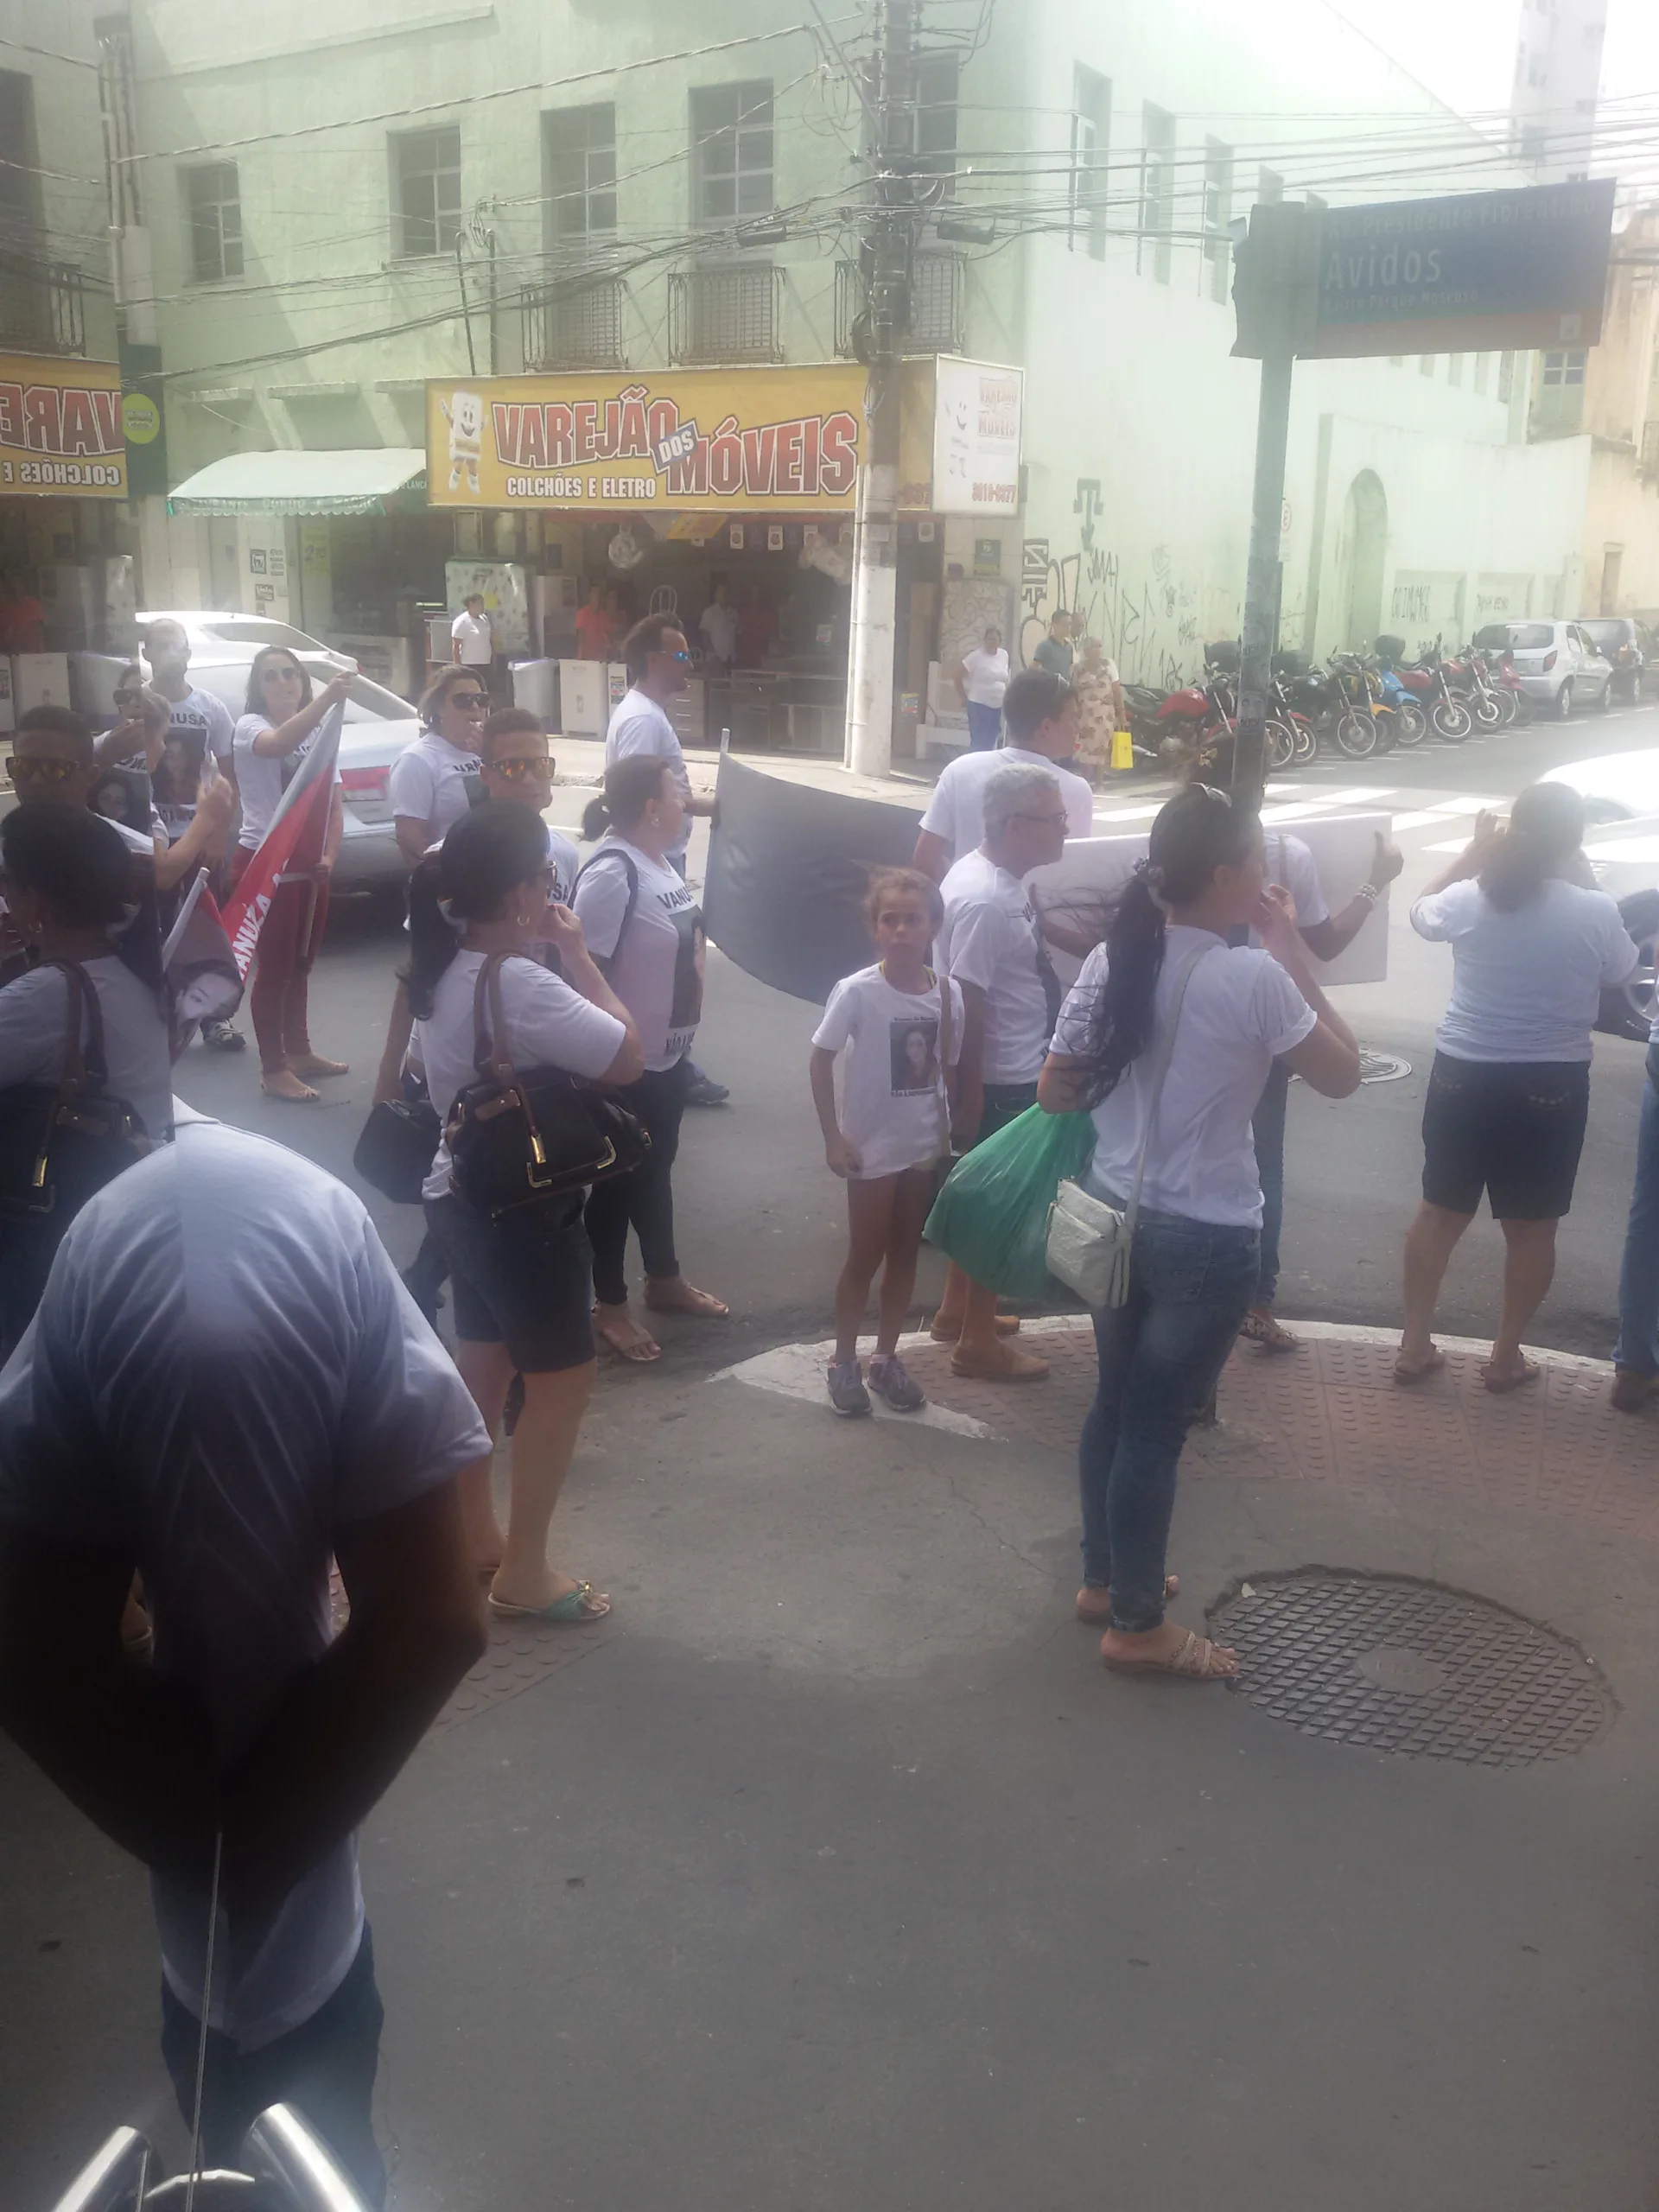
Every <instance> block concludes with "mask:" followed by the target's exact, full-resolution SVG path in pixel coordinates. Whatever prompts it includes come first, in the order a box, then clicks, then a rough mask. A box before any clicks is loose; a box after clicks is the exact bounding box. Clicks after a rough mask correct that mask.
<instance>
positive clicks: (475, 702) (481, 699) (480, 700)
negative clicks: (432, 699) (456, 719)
mask: <svg viewBox="0 0 1659 2212" xmlns="http://www.w3.org/2000/svg"><path fill="white" fill-rule="evenodd" d="M449 703H450V705H451V706H452V707H459V708H461V710H462V712H463V713H465V714H471V713H472V711H473V709H474V707H483V706H486V705H487V704H488V703H489V702H488V701H487V700H486V697H485V695H484V693H483V692H481V691H452V692H451V693H450V694H449Z"/></svg>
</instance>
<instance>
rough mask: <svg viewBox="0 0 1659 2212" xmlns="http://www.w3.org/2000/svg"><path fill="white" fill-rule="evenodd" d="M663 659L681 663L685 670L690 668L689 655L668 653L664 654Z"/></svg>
mask: <svg viewBox="0 0 1659 2212" xmlns="http://www.w3.org/2000/svg"><path fill="white" fill-rule="evenodd" d="M664 658H665V659H668V660H672V661H681V662H683V664H685V666H686V667H687V668H690V665H691V656H690V653H668V654H665V655H664Z"/></svg>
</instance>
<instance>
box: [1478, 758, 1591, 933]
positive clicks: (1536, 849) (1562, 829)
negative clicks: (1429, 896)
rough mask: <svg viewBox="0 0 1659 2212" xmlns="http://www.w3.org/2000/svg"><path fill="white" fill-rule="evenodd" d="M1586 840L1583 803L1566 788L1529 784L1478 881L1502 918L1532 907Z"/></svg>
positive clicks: (1567, 785)
mask: <svg viewBox="0 0 1659 2212" xmlns="http://www.w3.org/2000/svg"><path fill="white" fill-rule="evenodd" d="M1583 842H1584V801H1583V800H1582V799H1581V798H1580V797H1579V794H1578V793H1577V791H1574V790H1573V787H1572V785H1570V784H1529V785H1528V786H1527V788H1526V790H1525V791H1522V793H1521V794H1520V796H1519V798H1516V802H1515V804H1514V805H1513V806H1512V807H1511V808H1510V826H1509V828H1508V829H1507V830H1506V831H1505V832H1504V834H1503V838H1502V840H1501V842H1499V843H1498V845H1497V849H1496V850H1495V851H1494V853H1493V855H1492V856H1491V859H1490V860H1489V861H1487V863H1486V865H1485V867H1484V868H1482V870H1481V871H1480V875H1479V878H1478V881H1479V884H1480V887H1481V890H1482V891H1483V892H1484V894H1485V896H1486V899H1487V902H1488V904H1489V905H1491V906H1495V907H1496V908H1497V911H1498V912H1499V913H1500V914H1514V913H1517V912H1519V911H1520V909H1521V908H1522V906H1530V905H1531V903H1532V901H1533V900H1534V899H1536V898H1538V897H1539V896H1540V895H1541V893H1542V891H1543V887H1544V886H1545V884H1546V883H1548V880H1549V879H1550V878H1551V876H1554V875H1560V873H1561V871H1562V868H1563V866H1564V865H1565V863H1566V862H1567V861H1569V860H1571V858H1572V857H1573V854H1574V853H1576V852H1577V851H1578V849H1579V848H1580V845H1582V844H1583Z"/></svg>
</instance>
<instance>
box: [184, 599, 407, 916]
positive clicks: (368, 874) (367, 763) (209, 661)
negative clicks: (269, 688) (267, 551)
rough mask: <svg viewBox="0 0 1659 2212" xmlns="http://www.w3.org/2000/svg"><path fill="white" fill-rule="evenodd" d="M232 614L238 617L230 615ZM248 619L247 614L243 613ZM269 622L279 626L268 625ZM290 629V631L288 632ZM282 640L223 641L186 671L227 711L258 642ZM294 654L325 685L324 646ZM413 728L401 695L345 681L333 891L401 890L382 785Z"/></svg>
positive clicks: (329, 660)
mask: <svg viewBox="0 0 1659 2212" xmlns="http://www.w3.org/2000/svg"><path fill="white" fill-rule="evenodd" d="M236 619H237V620H243V619H244V618H242V617H239V616H238V617H237V618H236ZM246 619H248V620H252V618H251V617H249V618H246ZM273 627H275V628H279V629H280V628H281V627H282V625H281V624H280V623H279V624H275V625H273ZM295 634H296V635H298V632H296V633H295ZM282 643H283V639H277V638H261V639H259V640H258V641H257V644H248V643H240V642H238V643H232V642H229V641H226V642H225V643H223V644H218V645H213V646H212V647H211V649H210V650H211V655H212V657H211V658H210V657H209V650H204V651H203V652H201V653H200V655H198V654H196V653H195V652H192V655H191V659H190V676H191V680H192V681H193V682H194V683H199V684H200V686H201V689H202V690H204V691H211V692H212V693H213V696H214V697H215V698H216V699H222V700H223V701H224V702H225V704H226V706H227V707H228V708H229V709H230V710H231V712H232V715H242V714H243V713H244V712H245V710H246V706H247V697H248V671H249V669H250V668H251V666H252V664H253V657H254V655H255V653H256V652H258V650H259V647H260V646H261V645H280V644H282ZM291 650H292V652H293V653H294V658H296V660H297V661H299V662H300V663H301V664H302V666H303V667H305V668H307V669H308V670H309V671H310V673H311V680H312V682H313V683H315V684H323V683H327V681H328V679H329V677H331V676H333V675H334V674H335V673H336V672H337V671H338V670H339V669H340V667H341V666H342V665H343V663H342V661H341V659H340V656H339V655H337V654H334V653H331V652H329V651H328V649H327V646H326V645H317V646H315V647H313V645H311V644H310V643H307V644H306V645H303V646H298V645H296V646H294V647H293V648H291ZM420 734H421V724H420V717H419V716H418V715H416V713H415V711H414V709H413V708H411V707H410V704H409V702H408V701H407V700H404V699H400V698H399V697H398V696H397V693H396V692H395V691H388V690H385V687H384V685H382V684H378V683H371V682H370V680H369V678H368V677H366V676H359V677H355V678H354V679H353V683H352V691H351V696H350V697H349V698H348V699H347V700H346V720H345V726H344V728H342V729H341V731H340V796H341V798H343V799H344V801H345V806H346V829H345V835H344V836H343V837H342V838H341V840H340V858H339V859H338V861H335V863H334V887H335V889H336V890H338V891H372V892H375V893H379V894H380V895H381V896H383V897H385V898H391V896H392V895H393V894H394V893H397V894H399V895H401V893H402V889H403V885H404V878H405V877H406V876H407V875H408V874H409V865H408V862H407V861H405V860H404V856H403V855H402V854H401V853H400V852H399V851H398V849H397V833H396V830H395V829H394V827H393V824H392V818H391V791H390V784H391V764H392V762H393V761H394V760H396V759H397V755H398V754H399V753H401V752H402V751H403V749H404V747H405V746H406V745H411V744H413V742H414V741H415V740H416V738H417V737H418V736H419V735H420Z"/></svg>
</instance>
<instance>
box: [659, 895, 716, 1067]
mask: <svg viewBox="0 0 1659 2212" xmlns="http://www.w3.org/2000/svg"><path fill="white" fill-rule="evenodd" d="M686 897H687V899H688V901H690V893H689V892H688V893H686ZM672 919H673V923H674V927H675V931H676V932H677V935H678V938H679V944H678V945H677V947H676V948H675V953H674V997H673V1001H672V1003H671V1005H670V1007H669V1009H668V1028H669V1040H668V1049H669V1050H670V1051H671V1052H672V1051H673V1050H674V1049H675V1046H674V1039H675V1036H676V1033H682V1032H683V1034H684V1043H683V1045H682V1046H680V1048H679V1049H680V1050H681V1051H687V1050H689V1049H690V1042H691V1039H692V1036H693V1035H694V1034H695V1033H696V1027H697V1024H698V1023H699V1022H700V1021H701V1020H702V972H703V964H704V958H705V955H706V951H707V946H708V940H707V938H705V937H704V936H703V933H702V908H701V907H700V906H696V905H695V904H692V903H688V904H687V905H686V906H682V907H680V908H679V909H678V910H677V912H676V913H675V914H674V915H673V917H672Z"/></svg>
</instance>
